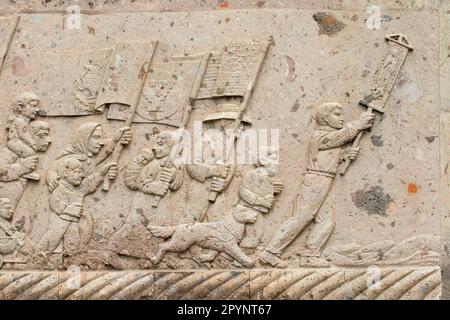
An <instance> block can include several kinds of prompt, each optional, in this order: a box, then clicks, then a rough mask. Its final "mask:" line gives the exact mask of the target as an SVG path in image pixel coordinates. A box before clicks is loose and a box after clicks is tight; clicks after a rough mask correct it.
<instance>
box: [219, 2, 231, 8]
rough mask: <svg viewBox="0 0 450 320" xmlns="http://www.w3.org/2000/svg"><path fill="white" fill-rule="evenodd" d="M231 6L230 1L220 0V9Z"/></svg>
mask: <svg viewBox="0 0 450 320" xmlns="http://www.w3.org/2000/svg"><path fill="white" fill-rule="evenodd" d="M229 6H230V4H229V3H228V2H226V1H220V2H219V8H220V9H226V8H228V7H229Z"/></svg>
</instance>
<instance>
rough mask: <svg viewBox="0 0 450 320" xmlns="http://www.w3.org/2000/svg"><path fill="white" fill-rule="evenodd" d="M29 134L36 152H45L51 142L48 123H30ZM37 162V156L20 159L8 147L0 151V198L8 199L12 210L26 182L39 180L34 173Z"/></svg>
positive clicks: (37, 121) (23, 190) (20, 196)
mask: <svg viewBox="0 0 450 320" xmlns="http://www.w3.org/2000/svg"><path fill="white" fill-rule="evenodd" d="M29 132H30V135H31V138H32V139H33V141H34V143H33V144H34V146H35V150H36V152H40V153H43V152H45V151H47V149H48V148H49V146H50V144H51V142H52V141H51V138H50V125H49V124H48V122H45V121H40V120H35V121H32V122H31V123H30V126H29ZM38 161H39V157H38V156H37V155H34V156H30V157H27V158H22V157H20V156H19V155H17V154H16V153H15V152H13V151H12V150H11V149H10V148H9V147H8V146H6V147H4V148H2V149H1V150H0V197H2V198H8V199H10V200H11V202H12V205H13V208H14V209H15V208H16V207H17V205H18V203H19V201H20V199H21V198H22V195H23V193H24V192H25V188H26V186H27V184H28V180H30V179H33V177H37V179H38V178H39V175H38V174H37V173H35V172H34V170H36V168H37V165H38ZM31 175H32V176H31ZM33 180H35V179H33Z"/></svg>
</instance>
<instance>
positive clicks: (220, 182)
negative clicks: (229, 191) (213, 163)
mask: <svg viewBox="0 0 450 320" xmlns="http://www.w3.org/2000/svg"><path fill="white" fill-rule="evenodd" d="M223 189H225V179H224V178H219V177H214V178H212V180H211V187H210V190H212V191H215V192H222V191H223Z"/></svg>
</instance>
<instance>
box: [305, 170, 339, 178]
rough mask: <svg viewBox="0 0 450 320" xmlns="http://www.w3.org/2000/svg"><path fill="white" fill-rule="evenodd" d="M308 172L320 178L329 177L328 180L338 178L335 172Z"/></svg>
mask: <svg viewBox="0 0 450 320" xmlns="http://www.w3.org/2000/svg"><path fill="white" fill-rule="evenodd" d="M307 172H308V173H311V174H316V175H318V176H324V177H328V178H335V177H336V173H334V172H328V171H321V170H313V169H308V170H307Z"/></svg>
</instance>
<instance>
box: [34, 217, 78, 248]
mask: <svg viewBox="0 0 450 320" xmlns="http://www.w3.org/2000/svg"><path fill="white" fill-rule="evenodd" d="M71 223H72V222H71V221H67V220H63V219H61V218H60V217H59V216H58V215H57V214H55V213H52V215H51V216H50V223H49V226H48V230H47V232H46V233H45V234H44V236H43V237H42V239H41V240H40V241H39V244H38V249H39V250H40V251H42V252H48V253H52V252H53V251H54V250H55V249H56V247H58V245H59V243H60V242H61V241H62V240H63V238H64V234H65V233H66V231H67V229H68V228H69V226H70V224H71Z"/></svg>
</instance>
